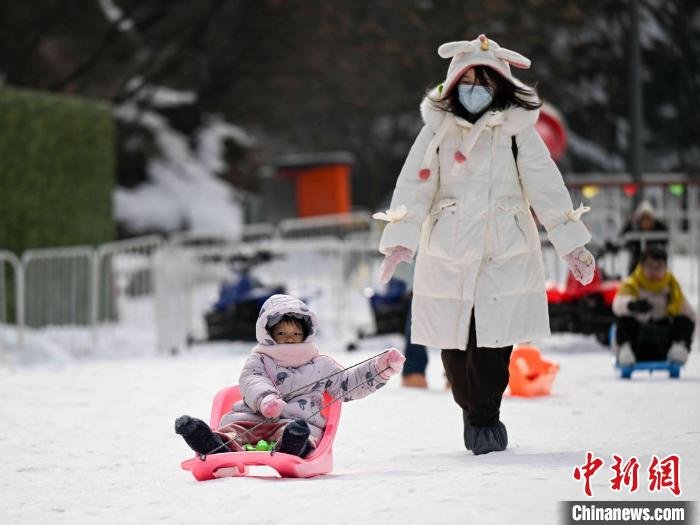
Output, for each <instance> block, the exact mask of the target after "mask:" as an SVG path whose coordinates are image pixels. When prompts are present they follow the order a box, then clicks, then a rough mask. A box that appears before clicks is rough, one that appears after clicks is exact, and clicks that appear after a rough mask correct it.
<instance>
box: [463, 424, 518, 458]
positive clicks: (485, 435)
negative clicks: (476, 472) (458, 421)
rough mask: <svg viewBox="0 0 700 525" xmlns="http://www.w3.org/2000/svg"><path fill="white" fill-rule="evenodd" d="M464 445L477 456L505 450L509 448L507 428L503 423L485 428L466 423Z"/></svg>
mask: <svg viewBox="0 0 700 525" xmlns="http://www.w3.org/2000/svg"><path fill="white" fill-rule="evenodd" d="M464 444H465V445H466V446H467V450H471V451H472V452H473V453H474V455H476V456H478V455H479V454H487V453H488V452H499V451H501V450H505V449H506V447H507V446H508V432H506V426H505V425H504V424H503V423H502V422H501V421H499V422H498V423H496V424H495V425H489V426H485V427H475V426H474V425H470V424H468V423H466V422H465V425H464Z"/></svg>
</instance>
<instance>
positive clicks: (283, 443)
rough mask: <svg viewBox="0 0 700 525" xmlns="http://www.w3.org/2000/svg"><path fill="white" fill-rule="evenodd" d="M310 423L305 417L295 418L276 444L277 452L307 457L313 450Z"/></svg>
mask: <svg viewBox="0 0 700 525" xmlns="http://www.w3.org/2000/svg"><path fill="white" fill-rule="evenodd" d="M310 433H311V430H310V429H309V424H308V423H307V422H306V421H304V420H303V419H295V420H294V421H292V422H291V423H289V425H287V426H286V427H285V428H284V432H282V437H281V438H280V440H279V441H278V442H277V445H275V451H276V452H284V453H285V454H291V455H292V456H299V457H300V458H303V457H305V456H306V455H307V454H308V453H309V452H310V451H311V445H310V443H309V434H310Z"/></svg>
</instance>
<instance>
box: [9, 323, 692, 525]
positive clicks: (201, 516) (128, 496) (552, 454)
mask: <svg viewBox="0 0 700 525" xmlns="http://www.w3.org/2000/svg"><path fill="white" fill-rule="evenodd" d="M392 344H393V345H397V346H399V347H400V345H401V338H400V337H399V336H396V337H386V338H382V339H378V338H377V339H368V340H365V341H364V342H363V346H362V348H361V349H360V350H358V351H356V352H353V353H348V352H345V351H343V350H341V348H340V347H339V346H338V345H336V346H337V347H335V348H334V345H332V344H324V345H321V346H322V348H323V349H324V350H325V351H326V352H327V353H330V354H332V355H333V356H334V357H336V359H338V360H339V361H340V362H342V363H344V364H346V365H350V364H352V363H355V362H357V361H360V360H362V359H364V358H366V357H369V356H370V355H372V354H373V353H376V352H379V351H381V350H382V349H383V348H384V347H385V346H387V345H389V346H390V345H392ZM541 348H542V349H543V353H544V354H545V356H546V357H549V358H551V359H554V360H556V361H558V362H559V363H560V364H561V371H560V373H559V376H558V377H557V381H556V382H555V386H554V393H553V395H552V396H550V397H545V398H539V399H522V398H513V397H507V398H505V399H504V403H503V408H502V419H503V421H504V422H505V423H506V425H507V427H508V431H509V438H510V445H509V448H508V450H506V451H505V452H500V453H492V454H487V455H484V456H473V455H471V454H469V453H467V452H466V451H465V449H464V445H463V442H462V422H461V413H460V411H459V410H458V408H457V406H456V405H455V404H454V403H453V401H452V399H451V395H450V394H449V393H448V392H447V391H446V390H444V388H443V387H444V379H443V377H442V368H441V364H440V359H439V354H438V353H436V352H431V354H430V364H429V369H428V376H429V382H430V389H429V390H428V391H417V390H409V389H404V388H401V387H400V386H399V381H398V380H396V379H394V380H392V382H391V383H390V385H389V386H388V387H387V388H385V389H383V390H381V391H380V392H378V393H377V394H376V395H373V396H371V397H369V398H366V399H364V400H360V401H357V402H353V403H348V404H345V405H344V407H343V415H342V417H341V424H340V428H339V431H338V435H337V438H336V441H335V446H334V459H335V466H334V470H333V473H332V474H330V475H327V476H322V477H318V478H314V479H308V480H290V479H285V480H282V479H270V478H262V477H259V478H245V479H241V478H227V479H220V480H214V481H209V482H204V483H199V482H196V481H195V480H194V479H193V478H192V476H191V475H190V473H189V472H186V471H182V470H180V469H179V463H180V461H181V460H183V459H185V458H187V457H190V456H191V454H190V452H189V449H188V448H187V446H186V445H185V443H184V442H183V441H182V440H181V438H180V437H179V436H177V435H175V434H174V432H173V421H174V419H175V417H177V416H179V415H181V414H185V413H187V414H191V415H196V416H199V417H202V418H203V419H208V416H209V410H210V406H211V400H212V397H213V395H214V393H215V392H216V391H217V390H218V389H219V388H220V387H222V386H224V385H228V384H231V383H235V382H236V381H237V377H238V373H239V370H240V367H241V365H242V363H243V360H244V359H245V357H246V355H247V354H248V351H249V345H247V344H230V345H227V344H217V345H202V346H197V347H195V348H193V349H192V350H191V351H190V352H189V353H187V354H184V355H178V356H174V357H173V356H156V355H154V351H153V350H152V349H148V348H144V349H143V350H144V351H143V356H142V357H136V356H134V355H132V354H130V357H125V358H121V359H116V358H113V357H109V358H105V357H102V358H95V357H92V358H79V359H73V360H63V361H60V362H59V361H56V360H52V361H49V362H46V363H44V364H33V365H22V366H18V367H14V368H11V367H9V366H7V365H5V366H2V367H0V400H1V401H0V416H1V417H2V423H3V425H2V427H3V429H2V432H0V452H1V453H2V456H3V461H2V475H0V523H3V524H7V523H152V522H156V521H163V522H167V523H202V522H205V521H206V522H212V523H237V524H248V523H251V524H256V525H259V524H265V523H271V524H276V523H284V524H285V525H293V524H297V523H299V524H312V523H324V524H326V523H368V522H374V523H377V522H378V523H384V522H387V521H389V520H391V521H392V522H395V523H460V524H464V523H498V524H502V523H517V524H518V525H521V524H529V523H533V524H535V523H537V524H540V523H558V522H559V518H558V502H560V501H563V500H583V499H585V496H584V493H583V484H582V482H580V481H575V480H574V479H573V477H572V472H573V469H574V468H575V466H577V465H579V466H581V465H583V464H584V462H585V459H586V452H587V451H591V452H593V453H594V454H595V455H596V456H597V457H599V458H601V459H603V460H604V462H605V464H604V466H603V468H601V469H600V470H599V471H598V472H597V473H596V474H595V475H594V476H593V478H592V490H593V498H592V500H593V501H600V500H617V499H622V500H651V499H663V500H673V499H676V498H675V497H674V496H673V495H672V494H671V492H670V491H669V489H668V488H666V489H663V490H662V491H661V492H654V493H651V492H649V490H648V480H647V467H648V466H649V463H650V461H651V456H652V455H654V454H655V455H657V456H658V457H659V458H664V457H666V456H668V455H669V454H672V453H675V454H678V455H679V456H680V457H681V472H680V476H681V478H680V482H681V489H682V491H683V493H682V495H681V497H680V498H678V499H681V500H697V499H698V495H699V494H700V455H699V454H698V440H699V438H700V405H699V404H698V401H697V399H698V391H699V390H698V387H699V386H700V358H699V356H698V355H697V354H698V348H697V347H696V348H695V350H694V352H693V353H692V354H691V359H690V361H689V363H688V366H687V367H686V368H685V369H684V370H683V372H682V377H681V379H680V380H669V379H668V378H667V376H666V375H665V374H663V373H658V374H655V375H653V376H649V375H638V376H637V375H635V376H634V377H633V379H632V380H631V381H623V380H620V379H618V378H617V377H616V376H615V374H614V372H613V369H612V367H611V361H610V355H609V354H608V352H607V351H606V350H604V349H603V348H601V347H600V346H598V344H597V343H595V342H594V341H593V340H592V339H589V338H584V337H577V336H558V337H555V338H552V339H550V340H548V341H547V342H543V343H541ZM612 454H618V455H621V456H623V458H624V459H625V460H627V459H629V458H630V457H632V456H635V457H637V459H638V461H639V464H640V470H639V485H640V487H639V490H638V491H637V492H636V493H634V494H631V495H630V494H629V493H628V488H627V487H623V490H622V492H614V491H612V490H611V488H610V481H609V480H610V478H612V477H613V471H612V470H611V469H610V467H611V465H612V457H611V455H612Z"/></svg>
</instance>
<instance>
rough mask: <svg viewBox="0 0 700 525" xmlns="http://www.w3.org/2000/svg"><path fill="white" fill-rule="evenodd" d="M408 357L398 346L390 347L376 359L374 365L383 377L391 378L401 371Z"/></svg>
mask: <svg viewBox="0 0 700 525" xmlns="http://www.w3.org/2000/svg"><path fill="white" fill-rule="evenodd" d="M405 360H406V358H405V357H404V356H403V354H402V353H401V352H399V351H398V350H397V349H396V348H389V349H388V350H387V351H386V352H384V353H383V354H382V355H380V356H378V357H377V358H376V359H375V361H374V367H375V368H376V369H377V371H378V372H379V376H380V377H381V378H382V379H389V378H390V377H391V376H393V375H394V374H398V373H399V372H401V369H402V368H403V362H404V361H405Z"/></svg>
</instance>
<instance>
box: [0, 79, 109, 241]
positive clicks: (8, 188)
mask: <svg viewBox="0 0 700 525" xmlns="http://www.w3.org/2000/svg"><path fill="white" fill-rule="evenodd" d="M114 144H115V130H114V121H113V118H112V113H111V110H110V107H109V106H108V105H107V104H104V103H102V102H96V101H92V100H86V99H81V98H77V97H69V96H63V95H55V94H52V93H42V92H35V91H27V90H19V89H8V88H5V89H0V249H3V248H4V249H10V250H12V251H14V252H15V253H17V254H20V253H21V252H22V251H23V250H25V249H28V248H40V247H50V246H67V245H68V246H69V245H78V244H92V245H95V244H100V243H103V242H107V241H110V240H112V239H113V238H114V223H113V219H112V190H113V188H114V184H115V151H114V149H115V146H114Z"/></svg>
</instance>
